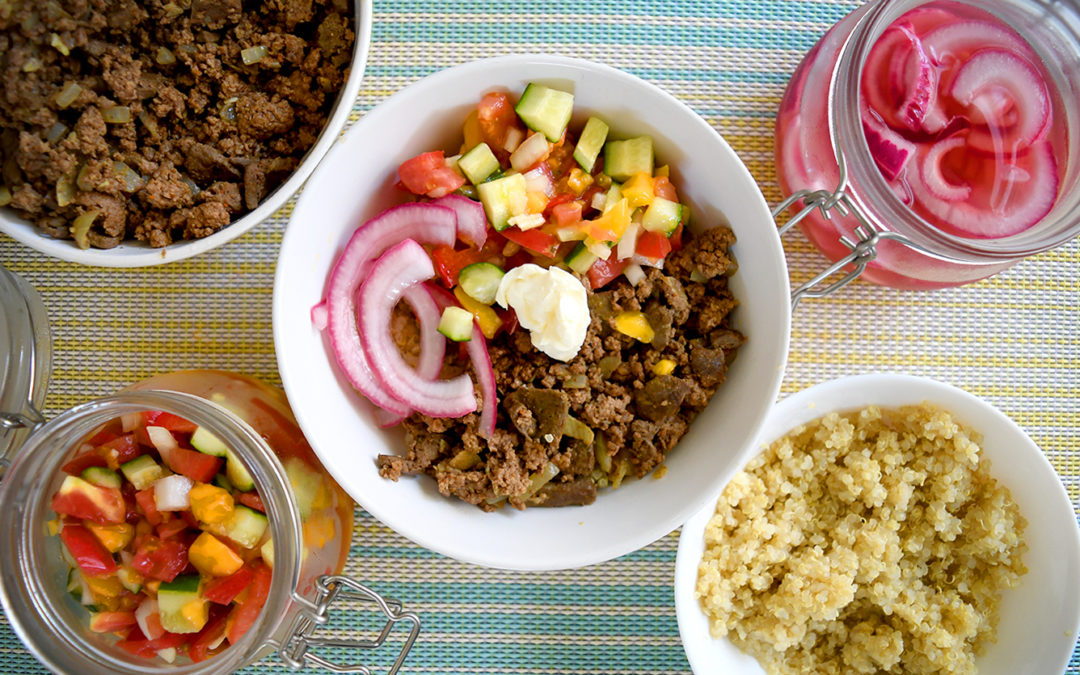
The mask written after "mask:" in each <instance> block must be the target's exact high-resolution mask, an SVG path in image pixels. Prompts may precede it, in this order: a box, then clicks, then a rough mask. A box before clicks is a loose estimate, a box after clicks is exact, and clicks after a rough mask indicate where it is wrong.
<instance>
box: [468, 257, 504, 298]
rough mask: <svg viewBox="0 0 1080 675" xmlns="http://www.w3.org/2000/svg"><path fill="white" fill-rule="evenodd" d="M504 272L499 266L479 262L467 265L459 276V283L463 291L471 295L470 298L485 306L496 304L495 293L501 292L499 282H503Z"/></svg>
mask: <svg viewBox="0 0 1080 675" xmlns="http://www.w3.org/2000/svg"><path fill="white" fill-rule="evenodd" d="M503 275H504V272H503V271H502V270H501V269H499V267H498V265H493V264H492V263H489V262H478V263H473V264H471V265H466V266H465V268H464V269H462V270H461V273H460V274H459V275H458V283H459V284H461V290H463V291H465V292H466V293H468V294H469V297H470V298H473V299H474V300H479V301H480V302H482V303H484V304H485V305H490V304H491V303H493V302H495V293H496V291H498V290H499V282H501V281H502V278H503Z"/></svg>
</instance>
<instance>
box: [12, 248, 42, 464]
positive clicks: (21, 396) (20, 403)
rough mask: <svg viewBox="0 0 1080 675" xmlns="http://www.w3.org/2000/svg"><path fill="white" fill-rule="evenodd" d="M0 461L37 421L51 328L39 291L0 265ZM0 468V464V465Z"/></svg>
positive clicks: (16, 447) (16, 446) (38, 420)
mask: <svg viewBox="0 0 1080 675" xmlns="http://www.w3.org/2000/svg"><path fill="white" fill-rule="evenodd" d="M0 320H2V321H0V415H3V416H4V419H3V420H0V461H2V460H4V459H5V458H7V457H9V456H10V455H12V454H13V453H15V452H16V451H17V450H18V447H19V446H20V445H21V444H22V442H23V441H25V439H26V436H27V435H28V434H29V428H28V427H31V426H32V425H34V424H36V423H38V422H40V421H42V418H41V413H40V410H41V408H42V407H43V405H44V403H45V394H46V391H47V390H48V384H49V376H50V374H51V372H50V371H51V368H52V334H51V332H50V329H49V318H48V314H47V312H46V310H45V305H44V304H43V303H42V301H41V296H40V295H39V294H38V292H37V291H36V290H35V289H34V287H33V286H31V285H30V284H28V283H27V282H26V281H25V280H23V279H22V278H20V277H19V276H18V275H17V274H15V273H14V272H10V271H8V270H7V269H5V268H4V267H3V265H0ZM0 473H2V467H0Z"/></svg>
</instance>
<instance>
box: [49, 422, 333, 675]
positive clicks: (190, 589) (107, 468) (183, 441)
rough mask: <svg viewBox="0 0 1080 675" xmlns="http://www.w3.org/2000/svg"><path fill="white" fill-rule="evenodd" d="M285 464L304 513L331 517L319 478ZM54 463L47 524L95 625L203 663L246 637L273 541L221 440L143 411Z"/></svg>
mask: <svg viewBox="0 0 1080 675" xmlns="http://www.w3.org/2000/svg"><path fill="white" fill-rule="evenodd" d="M283 463H284V466H285V469H286V472H287V473H288V474H289V476H290V480H291V482H292V484H293V490H294V493H295V494H296V498H297V502H298V504H299V505H300V510H301V513H302V515H306V516H311V515H312V514H316V515H318V517H319V518H322V519H324V520H328V519H330V518H331V517H332V516H331V515H330V513H329V512H331V511H332V509H331V508H330V507H331V506H332V502H333V501H334V496H333V494H332V492H331V488H330V486H328V485H327V483H326V481H324V480H323V479H322V478H321V476H320V474H319V473H317V472H316V471H314V470H313V469H312V468H310V467H309V466H308V465H307V464H306V463H305V462H304V461H302V460H301V459H299V458H297V457H291V458H284V459H283ZM63 472H64V474H65V475H64V478H63V482H62V483H61V484H60V488H59V489H58V490H57V492H56V494H55V495H53V498H52V502H51V508H52V510H53V511H54V512H55V513H56V514H57V516H58V517H57V518H56V519H55V520H53V521H50V523H49V527H50V530H52V531H53V532H54V533H55V534H56V535H58V536H59V539H60V541H61V542H62V544H63V548H62V550H63V553H64V556H65V558H66V559H67V561H68V562H69V564H70V566H71V570H70V573H69V576H68V586H67V590H68V591H69V592H70V593H71V594H72V596H74V597H75V598H76V599H77V600H78V601H79V602H80V603H81V604H82V605H84V606H85V607H86V608H87V610H88V611H89V612H90V620H89V624H90V629H91V630H92V631H95V632H97V633H104V634H112V635H115V636H116V637H117V638H118V640H117V642H116V646H118V647H120V648H121V649H124V650H126V651H128V652H130V653H132V654H135V655H138V656H143V657H147V658H161V659H164V660H165V661H167V662H170V663H171V662H173V661H175V660H176V659H177V658H179V657H181V656H183V655H186V656H187V657H188V658H190V659H191V660H192V661H194V662H200V661H203V660H205V659H206V658H208V657H210V656H213V655H214V654H216V653H217V652H219V651H221V650H222V649H224V648H226V647H227V646H229V645H231V644H234V643H236V642H237V641H238V640H239V639H240V638H241V637H243V635H244V634H245V633H246V632H247V631H248V629H249V628H250V627H251V626H252V625H253V624H254V622H255V619H256V618H257V617H258V615H259V612H260V611H261V610H262V607H263V605H264V604H265V602H266V599H267V595H268V593H269V590H270V580H271V576H272V570H273V565H274V555H273V552H274V549H273V542H272V540H271V539H270V535H269V527H268V525H269V521H268V519H267V514H266V508H265V506H264V505H263V501H262V499H261V497H260V495H259V492H258V490H257V489H256V487H255V482H254V481H253V479H252V476H251V474H250V473H249V472H248V470H247V469H246V468H245V466H244V465H243V463H241V461H240V460H239V459H238V457H237V456H236V455H235V454H234V453H233V451H232V450H231V449H230V448H229V447H227V446H226V445H225V444H224V443H222V442H221V441H220V440H219V439H218V438H217V437H215V436H214V435H213V434H211V433H209V432H208V431H207V430H206V429H204V428H201V427H199V426H197V425H195V424H194V423H192V422H190V421H188V420H186V419H183V418H181V417H178V416H176V415H173V414H171V413H168V412H161V411H147V412H143V413H141V414H140V413H136V414H129V415H123V416H121V417H119V418H117V419H114V420H112V421H110V422H109V423H107V424H105V425H104V426H102V427H101V428H99V429H98V430H96V431H95V432H94V433H93V434H91V435H90V436H89V437H88V438H87V439H86V441H85V442H84V443H83V444H82V446H81V448H80V450H79V452H78V453H77V454H76V455H75V456H74V457H73V458H72V459H71V460H70V461H69V462H68V463H67V464H65V465H64V466H63ZM317 512H320V513H317ZM310 524H311V523H310V519H309V522H307V523H305V533H306V532H307V530H308V527H309V525H310ZM323 525H324V527H325V528H329V531H331V532H332V531H333V529H334V523H332V522H328V523H324V524H323Z"/></svg>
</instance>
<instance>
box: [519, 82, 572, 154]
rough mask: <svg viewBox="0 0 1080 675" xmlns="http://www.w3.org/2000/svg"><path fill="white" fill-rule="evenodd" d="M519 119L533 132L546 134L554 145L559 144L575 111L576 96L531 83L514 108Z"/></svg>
mask: <svg viewBox="0 0 1080 675" xmlns="http://www.w3.org/2000/svg"><path fill="white" fill-rule="evenodd" d="M514 110H515V111H516V112H517V114H518V117H520V118H521V121H522V122H524V123H525V126H527V127H529V128H530V129H532V130H533V131H539V132H540V133H542V134H544V136H546V137H547V139H548V140H549V141H551V142H552V143H556V142H558V140H559V139H560V138H562V135H563V132H564V131H566V125H567V124H569V123H570V114H571V113H572V112H573V111H574V95H573V94H571V93H568V92H565V91H559V90H558V89H552V88H551V87H545V86H544V85H542V84H536V83H535V82H530V83H529V84H528V86H526V87H525V91H523V92H522V93H521V98H520V99H519V100H518V104H517V105H516V106H515V107H514Z"/></svg>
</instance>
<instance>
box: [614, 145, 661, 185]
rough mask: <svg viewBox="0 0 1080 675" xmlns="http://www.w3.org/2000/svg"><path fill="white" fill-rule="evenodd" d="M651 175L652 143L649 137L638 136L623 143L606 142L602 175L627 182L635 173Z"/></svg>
mask: <svg viewBox="0 0 1080 675" xmlns="http://www.w3.org/2000/svg"><path fill="white" fill-rule="evenodd" d="M641 172H644V173H647V174H649V175H650V176H651V175H652V173H653V142H652V137H651V136H638V137H637V138H628V139H626V140H625V141H608V142H607V144H606V145H605V146H604V173H606V174H607V175H609V176H611V177H612V178H614V179H615V180H628V179H629V178H630V177H631V176H633V175H634V174H635V173H641Z"/></svg>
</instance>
